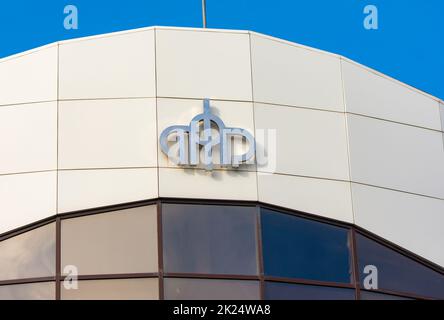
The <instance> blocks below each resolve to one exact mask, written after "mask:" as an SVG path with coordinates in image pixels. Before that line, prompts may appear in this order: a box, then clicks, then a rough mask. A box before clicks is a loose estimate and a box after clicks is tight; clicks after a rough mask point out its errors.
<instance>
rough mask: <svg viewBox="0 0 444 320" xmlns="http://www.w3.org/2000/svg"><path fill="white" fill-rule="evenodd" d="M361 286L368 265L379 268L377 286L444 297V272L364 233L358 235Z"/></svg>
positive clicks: (431, 296)
mask: <svg viewBox="0 0 444 320" xmlns="http://www.w3.org/2000/svg"><path fill="white" fill-rule="evenodd" d="M356 244H357V251H358V264H359V271H360V280H361V287H362V286H363V284H364V279H365V277H366V276H368V275H367V274H364V268H365V266H368V265H372V266H375V267H376V268H377V277H378V281H377V282H378V288H379V289H386V290H390V291H397V292H405V293H413V294H416V295H420V296H424V297H430V298H441V299H444V275H443V274H440V273H438V272H436V271H434V270H432V269H430V268H428V267H426V266H424V265H422V264H420V263H418V262H416V261H414V260H412V259H410V258H407V257H406V256H404V255H402V254H400V253H398V252H396V251H394V250H391V249H389V248H387V247H385V246H383V245H381V244H379V243H378V242H376V241H373V240H370V239H369V238H366V237H364V236H363V235H361V234H357V235H356Z"/></svg>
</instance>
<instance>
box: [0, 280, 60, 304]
mask: <svg viewBox="0 0 444 320" xmlns="http://www.w3.org/2000/svg"><path fill="white" fill-rule="evenodd" d="M54 299H55V284H54V282H37V283H25V284H11V285H6V286H0V300H54Z"/></svg>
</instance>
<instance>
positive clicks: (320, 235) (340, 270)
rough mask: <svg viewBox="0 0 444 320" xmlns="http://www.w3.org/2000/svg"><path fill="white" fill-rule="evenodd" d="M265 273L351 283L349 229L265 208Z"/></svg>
mask: <svg viewBox="0 0 444 320" xmlns="http://www.w3.org/2000/svg"><path fill="white" fill-rule="evenodd" d="M261 216H262V220H261V221H262V244H263V255H264V266H265V273H266V275H270V276H277V277H288V278H300V279H310V280H319V281H332V282H347V283H349V282H351V267H350V265H351V264H350V255H349V236H348V234H349V233H348V230H346V229H344V228H340V227H335V226H332V225H328V224H324V223H320V222H316V221H310V220H306V219H303V218H299V217H295V216H291V215H287V214H280V213H278V212H275V211H271V210H266V209H262V214H261Z"/></svg>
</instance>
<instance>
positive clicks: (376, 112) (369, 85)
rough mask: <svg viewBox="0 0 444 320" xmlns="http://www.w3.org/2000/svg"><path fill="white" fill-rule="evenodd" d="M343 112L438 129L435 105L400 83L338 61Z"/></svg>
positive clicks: (354, 65) (424, 96)
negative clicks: (344, 106)
mask: <svg viewBox="0 0 444 320" xmlns="http://www.w3.org/2000/svg"><path fill="white" fill-rule="evenodd" d="M342 72H343V77H344V87H345V97H346V109H347V112H350V113H356V114H360V115H366V116H370V117H375V118H380V119H387V120H391V121H395V122H401V123H405V124H411V125H414V126H419V127H424V128H429V129H435V130H441V129H440V123H439V110H438V109H439V108H438V102H437V101H436V100H433V99H432V98H431V97H429V96H427V95H425V94H421V93H418V92H417V91H415V90H413V89H411V88H408V87H407V86H406V85H404V84H402V83H398V82H396V81H394V80H393V79H389V78H386V77H383V76H381V75H379V74H376V73H374V72H372V71H371V70H369V69H366V68H364V67H362V66H360V65H358V64H356V63H353V62H348V61H345V60H342Z"/></svg>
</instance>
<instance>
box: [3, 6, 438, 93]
mask: <svg viewBox="0 0 444 320" xmlns="http://www.w3.org/2000/svg"><path fill="white" fill-rule="evenodd" d="M68 4H72V5H75V6H76V7H77V8H78V11H79V29H78V30H65V28H64V26H63V20H64V18H65V15H64V13H63V9H64V7H65V6H66V5H68ZM366 5H376V7H377V8H378V14H379V19H378V20H379V21H378V22H379V26H378V27H379V28H378V30H366V29H365V28H364V26H363V21H364V18H365V14H364V13H363V9H364V7H365V6H366ZM207 7H208V13H207V19H208V27H209V28H223V29H246V30H254V31H257V32H261V33H266V34H269V35H272V36H276V37H279V38H283V39H287V40H290V41H294V42H298V43H301V44H305V45H308V46H312V47H315V48H319V49H323V50H327V51H331V52H335V53H338V54H341V55H344V56H346V57H349V58H351V59H353V60H356V61H358V62H360V63H362V64H364V65H367V66H369V67H372V68H374V69H376V70H379V71H381V72H383V73H386V74H388V75H390V76H392V77H394V78H396V79H399V80H401V81H403V82H406V83H408V84H410V85H412V86H414V87H417V88H419V89H421V90H424V91H426V92H428V93H431V94H433V95H435V96H438V97H440V98H441V99H444V1H443V0H207ZM152 25H162V26H183V27H200V26H201V25H202V16H201V0H125V1H112V0H41V1H34V0H3V1H1V2H0V43H1V44H0V57H4V56H8V55H11V54H13V53H16V52H20V51H24V50H27V49H31V48H34V47H37V46H40V45H43V44H47V43H50V42H54V41H57V40H63V39H69V38H76V37H81V36H87V35H93V34H100V33H107V32H112V31H118V30H126V29H132V28H139V27H144V26H152ZM0 90H1V89H0Z"/></svg>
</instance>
